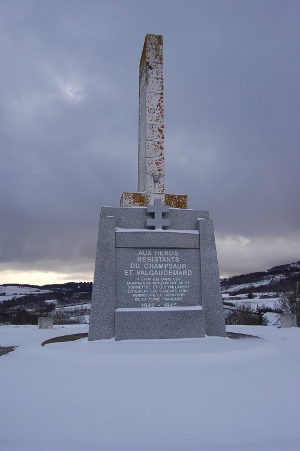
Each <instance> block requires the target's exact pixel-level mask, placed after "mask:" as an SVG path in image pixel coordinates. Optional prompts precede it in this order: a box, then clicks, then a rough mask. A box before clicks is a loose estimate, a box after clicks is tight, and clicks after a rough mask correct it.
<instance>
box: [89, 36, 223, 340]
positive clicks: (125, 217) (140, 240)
mask: <svg viewBox="0 0 300 451" xmlns="http://www.w3.org/2000/svg"><path fill="white" fill-rule="evenodd" d="M162 50H163V42H162V36H156V35H146V38H145V43H144V48H143V52H142V56H141V61H140V82H139V145H138V148H139V150H138V192H136V193H128V192H124V193H123V194H122V197H121V206H120V207H102V208H101V213H100V225H99V235H98V245H97V254H96V264H95V276H94V287H93V294H92V304H91V315H90V327H89V340H101V339H109V338H115V339H116V340H128V339H150V338H152V339H167V338H194V337H204V336H205V334H206V335H215V336H221V337H224V336H225V320H224V313H223V304H222V297H221V289H220V281H219V269H218V261H217V253H216V247H215V237H214V229H213V223H212V221H211V220H210V219H209V214H208V211H203V210H189V209H187V201H188V199H187V195H175V194H165V169H164V107H163V53H162Z"/></svg>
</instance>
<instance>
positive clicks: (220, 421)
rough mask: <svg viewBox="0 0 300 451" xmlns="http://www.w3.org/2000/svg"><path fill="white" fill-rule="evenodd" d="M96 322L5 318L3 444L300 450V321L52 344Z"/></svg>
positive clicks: (0, 375)
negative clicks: (227, 334) (51, 323)
mask: <svg viewBox="0 0 300 451" xmlns="http://www.w3.org/2000/svg"><path fill="white" fill-rule="evenodd" d="M87 330H88V326H86V325H82V326H64V327H63V326H56V327H55V329H53V330H38V329H37V327H36V326H1V327H0V346H9V345H17V346H18V348H17V349H16V350H15V351H14V352H12V353H10V354H8V355H4V356H1V357H0V380H1V384H0V450H1V451H102V450H103V451H106V450H107V451H112V450H113V451H116V450H118V451H121V450H122V451H123V450H126V451H138V450H139V451H143V450H145V451H150V450H163V451H170V450H172V451H173V450H174V451H179V450H180V451H188V450H189V451H192V450H193V451H196V450H197V451H198V450H210V451H218V450H228V451H241V450H242V451H248V450H251V451H252V450H255V451H258V450H259V451H289V450H299V449H300V426H299V425H300V383H299V381H300V329H298V328H291V329H278V328H276V327H274V326H273V327H272V326H269V327H263V326H227V330H228V331H234V332H241V333H247V334H252V335H259V336H260V337H261V338H247V339H238V340H236V339H229V338H217V337H210V338H204V339H185V340H145V341H140V340H138V341H123V342H115V341H113V340H105V341H96V342H88V341H87V339H82V340H79V341H73V342H65V343H55V344H48V345H46V346H44V347H42V346H41V343H42V342H43V341H44V340H46V339H49V338H52V337H56V336H59V335H66V334H70V333H78V332H87Z"/></svg>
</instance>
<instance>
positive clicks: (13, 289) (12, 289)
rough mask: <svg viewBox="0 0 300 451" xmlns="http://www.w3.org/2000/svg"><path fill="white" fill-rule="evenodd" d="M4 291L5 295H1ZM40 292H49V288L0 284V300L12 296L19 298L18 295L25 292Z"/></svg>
mask: <svg viewBox="0 0 300 451" xmlns="http://www.w3.org/2000/svg"><path fill="white" fill-rule="evenodd" d="M3 293H5V296H3ZM40 293H49V290H41V289H40V288H35V287H23V286H22V285H9V286H4V285H1V286H0V295H1V296H0V302H2V301H8V300H9V299H12V298H19V297H20V296H25V295H26V294H40Z"/></svg>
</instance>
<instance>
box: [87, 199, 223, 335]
mask: <svg viewBox="0 0 300 451" xmlns="http://www.w3.org/2000/svg"><path fill="white" fill-rule="evenodd" d="M150 207H152V208H150ZM160 207H163V208H165V209H167V212H166V213H163V212H161V213H160V214H161V217H163V215H165V216H168V218H165V219H161V220H162V221H167V220H168V222H167V224H170V225H169V226H166V227H168V228H167V229H166V230H163V229H154V230H150V229H146V228H145V227H147V224H153V221H154V225H153V227H155V223H156V221H158V220H159V219H158V218H157V217H156V214H155V211H153V210H156V209H157V210H159V208H160ZM160 209H161V208H160ZM153 215H154V218H152V217H149V216H153ZM148 227H151V225H150V226H149V225H148ZM205 334H206V335H218V336H225V322H224V314H223V303H222V297H221V289H220V281H219V271H218V262H217V254H216V248H215V240H214V231H213V224H212V221H211V220H210V219H209V215H208V212H207V211H201V210H181V209H180V210H179V209H169V208H168V207H165V206H162V205H158V204H157V203H156V204H155V205H154V206H149V207H148V208H143V207H136V208H113V207H103V208H102V209H101V215H100V227H99V239H98V247H97V256H96V266H95V277H94V289H93V295H92V310H91V316H90V332H89V340H99V339H108V338H113V337H115V339H116V340H128V339H148V338H152V339H161V338H195V337H204V335H205Z"/></svg>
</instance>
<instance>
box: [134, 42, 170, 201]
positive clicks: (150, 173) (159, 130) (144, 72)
mask: <svg viewBox="0 0 300 451" xmlns="http://www.w3.org/2000/svg"><path fill="white" fill-rule="evenodd" d="M163 89H164V88H163V38H162V36H156V35H153V34H147V35H146V37H145V42H144V48H143V52H142V56H141V61H140V80H139V153H138V166H139V167H138V191H139V192H146V193H149V194H150V197H153V199H154V198H155V197H163V195H164V192H165V165H164V94H163ZM154 195H155V196H154Z"/></svg>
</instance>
